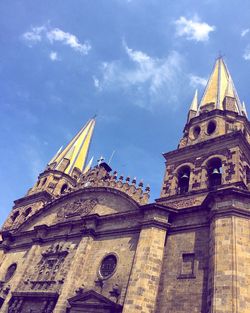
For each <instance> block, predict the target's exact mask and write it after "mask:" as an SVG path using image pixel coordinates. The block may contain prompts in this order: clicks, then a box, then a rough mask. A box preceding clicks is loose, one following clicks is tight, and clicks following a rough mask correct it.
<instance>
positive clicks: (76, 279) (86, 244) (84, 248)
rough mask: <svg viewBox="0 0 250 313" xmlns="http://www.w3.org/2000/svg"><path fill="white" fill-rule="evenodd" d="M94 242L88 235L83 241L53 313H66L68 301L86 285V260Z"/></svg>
mask: <svg viewBox="0 0 250 313" xmlns="http://www.w3.org/2000/svg"><path fill="white" fill-rule="evenodd" d="M92 242H93V238H92V236H90V235H86V236H85V237H83V238H82V239H81V241H80V243H79V245H78V247H77V250H76V252H75V255H74V258H73V260H72V263H71V266H70V268H69V271H68V275H67V277H66V279H65V282H64V284H63V288H62V290H61V293H60V297H59V298H58V301H57V304H56V306H55V308H54V311H53V313H65V312H66V308H67V305H68V301H67V299H69V298H71V297H73V296H75V295H76V294H75V293H74V291H75V290H76V289H78V288H79V287H80V286H81V285H82V284H83V283H84V272H86V271H87V264H86V260H87V256H88V254H89V252H90V250H91V247H92V245H91V244H92Z"/></svg>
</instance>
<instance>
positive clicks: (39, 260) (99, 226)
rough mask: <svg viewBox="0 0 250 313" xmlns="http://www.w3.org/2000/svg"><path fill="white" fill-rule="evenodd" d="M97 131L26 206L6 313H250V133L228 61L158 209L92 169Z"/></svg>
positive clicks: (16, 231) (6, 279) (4, 298)
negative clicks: (91, 155) (90, 153)
mask: <svg viewBox="0 0 250 313" xmlns="http://www.w3.org/2000/svg"><path fill="white" fill-rule="evenodd" d="M94 127H95V118H93V119H90V120H89V121H88V122H87V124H86V125H85V126H84V127H83V128H82V129H81V130H80V131H79V133H78V134H77V135H76V136H75V137H74V138H73V139H72V140H71V141H70V142H69V144H68V145H67V146H66V148H64V149H61V150H59V151H58V152H57V153H56V155H55V156H54V157H53V159H52V160H51V161H50V162H49V163H48V165H47V166H46V168H45V170H44V171H43V172H42V173H41V174H40V175H39V177H38V180H37V182H36V184H35V185H34V186H33V187H32V188H31V189H29V190H28V191H27V194H26V195H25V196H24V197H22V198H20V199H17V200H16V201H14V206H13V208H12V210H11V211H10V214H9V216H8V218H7V220H6V221H5V223H4V225H3V226H2V229H1V239H0V312H2V313H52V312H53V313H66V312H67V313H77V312H78V313H80V312H81V313H249V312H250V192H249V190H250V147H249V143H250V124H249V122H248V118H247V111H246V107H245V104H244V103H242V102H241V101H240V99H239V97H238V94H237V91H236V89H235V87H234V84H233V80H232V77H231V75H230V73H229V71H228V68H227V66H226V64H225V62H224V60H223V59H222V58H221V57H220V58H218V59H217V60H216V62H215V65H214V68H213V70H212V73H211V75H210V78H209V80H208V83H207V86H206V88H205V90H204V93H203V95H202V97H201V100H200V101H198V95H197V92H196V93H195V95H194V98H193V101H192V103H191V107H190V110H189V112H188V116H187V122H186V125H185V126H184V131H183V137H182V138H181V139H180V142H179V144H178V148H177V149H176V150H174V151H170V152H167V153H164V154H163V157H164V159H165V162H166V163H165V164H166V167H165V173H164V177H163V183H162V189H161V192H160V197H159V198H158V199H156V200H155V201H154V202H149V193H150V188H149V187H148V186H146V187H145V186H143V183H142V182H136V180H135V179H133V180H131V179H130V178H129V177H127V178H126V177H123V176H120V175H118V173H117V172H116V171H112V169H111V168H110V166H109V165H108V164H107V163H105V162H104V160H100V161H99V163H98V164H97V165H96V166H91V164H89V163H88V162H87V161H88V160H87V156H88V150H89V146H90V143H91V138H92V134H93V130H94ZM131 162H132V160H131Z"/></svg>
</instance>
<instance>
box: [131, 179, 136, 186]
mask: <svg viewBox="0 0 250 313" xmlns="http://www.w3.org/2000/svg"><path fill="white" fill-rule="evenodd" d="M132 184H133V185H135V184H136V177H134V178H133V180H132Z"/></svg>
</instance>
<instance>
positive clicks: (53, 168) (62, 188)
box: [3, 118, 95, 230]
mask: <svg viewBox="0 0 250 313" xmlns="http://www.w3.org/2000/svg"><path fill="white" fill-rule="evenodd" d="M94 127H95V118H93V119H90V120H89V121H88V122H87V123H86V124H85V125H84V126H83V127H82V129H81V130H80V131H79V132H78V133H77V134H76V136H75V137H74V138H73V139H72V140H71V141H70V142H69V143H68V145H67V146H66V147H65V148H64V149H62V148H61V149H59V151H58V152H57V153H56V155H55V156H54V157H53V158H52V159H51V161H50V162H49V163H48V165H47V166H46V168H45V170H44V171H43V172H42V173H41V174H40V175H39V176H38V180H37V182H36V183H35V185H34V186H33V187H32V188H30V189H29V190H28V192H27V194H26V195H25V196H24V197H23V198H20V199H18V200H16V201H14V204H15V205H14V207H13V209H12V211H11V213H10V216H9V217H8V219H7V220H6V222H5V223H4V225H3V229H5V230H7V229H16V228H18V227H19V225H21V224H22V223H23V222H24V221H25V220H26V219H28V218H29V217H30V216H31V215H33V214H34V213H36V212H38V211H39V210H40V209H41V208H43V207H44V206H45V205H46V204H47V203H48V202H50V201H52V200H53V199H55V198H57V197H60V196H61V195H63V194H65V193H66V192H67V191H70V190H71V188H72V187H74V186H75V185H76V183H77V180H78V179H79V177H80V175H81V174H82V173H85V172H87V171H88V169H89V167H90V165H89V164H88V165H86V161H87V158H88V151H89V147H90V143H91V139H92V135H93V131H94Z"/></svg>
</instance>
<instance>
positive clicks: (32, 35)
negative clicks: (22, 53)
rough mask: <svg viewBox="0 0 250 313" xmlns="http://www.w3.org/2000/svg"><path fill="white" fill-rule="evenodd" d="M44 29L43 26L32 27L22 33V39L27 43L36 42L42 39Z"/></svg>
mask: <svg viewBox="0 0 250 313" xmlns="http://www.w3.org/2000/svg"><path fill="white" fill-rule="evenodd" d="M44 31H45V27H44V26H39V27H32V28H31V31H29V32H26V33H24V34H23V35H22V37H23V39H24V40H25V41H27V42H29V43H36V42H39V41H41V40H42V33H43V32H44Z"/></svg>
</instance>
